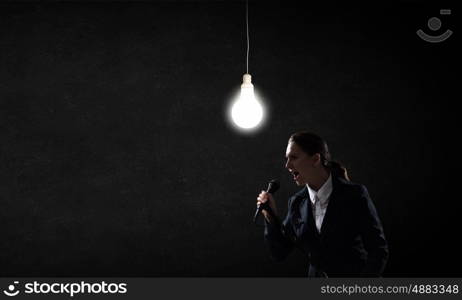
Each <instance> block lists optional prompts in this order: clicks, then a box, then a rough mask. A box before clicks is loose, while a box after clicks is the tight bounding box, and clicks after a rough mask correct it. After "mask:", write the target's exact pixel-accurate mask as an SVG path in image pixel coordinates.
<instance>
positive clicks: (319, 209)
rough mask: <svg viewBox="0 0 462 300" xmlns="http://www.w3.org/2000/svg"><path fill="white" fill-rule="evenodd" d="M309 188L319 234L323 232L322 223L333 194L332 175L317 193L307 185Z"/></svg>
mask: <svg viewBox="0 0 462 300" xmlns="http://www.w3.org/2000/svg"><path fill="white" fill-rule="evenodd" d="M306 187H307V188H308V193H309V195H310V200H311V203H312V204H313V205H312V208H313V216H314V219H315V222H316V228H317V229H318V232H321V225H322V221H323V220H324V216H325V215H326V210H327V205H328V204H329V196H330V194H331V193H332V175H331V174H329V178H327V180H326V182H324V184H323V185H322V186H321V188H320V189H319V190H318V191H317V192H316V191H315V190H313V189H312V188H310V187H309V186H308V184H307V185H306Z"/></svg>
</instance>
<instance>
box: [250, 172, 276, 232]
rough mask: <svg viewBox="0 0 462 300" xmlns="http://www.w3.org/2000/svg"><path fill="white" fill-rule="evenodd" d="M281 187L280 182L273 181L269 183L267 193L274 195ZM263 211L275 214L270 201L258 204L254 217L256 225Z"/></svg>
mask: <svg viewBox="0 0 462 300" xmlns="http://www.w3.org/2000/svg"><path fill="white" fill-rule="evenodd" d="M279 187H280V185H279V181H277V180H275V179H273V180H271V181H270V182H269V183H268V188H267V189H266V192H267V193H270V194H274V193H276V191H277V190H278V189H279ZM263 209H266V210H269V211H270V213H273V211H272V210H271V208H270V206H269V200H268V201H266V202H265V203H263V204H257V210H256V211H255V216H254V217H253V221H254V223H256V222H257V218H258V215H259V214H260V213H261V211H262V210H263Z"/></svg>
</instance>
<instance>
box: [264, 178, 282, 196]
mask: <svg viewBox="0 0 462 300" xmlns="http://www.w3.org/2000/svg"><path fill="white" fill-rule="evenodd" d="M279 187H280V185H279V181H277V180H276V179H273V180H271V181H270V182H269V183H268V190H267V192H268V193H270V194H274V193H275V192H276V191H277V190H278V189H279Z"/></svg>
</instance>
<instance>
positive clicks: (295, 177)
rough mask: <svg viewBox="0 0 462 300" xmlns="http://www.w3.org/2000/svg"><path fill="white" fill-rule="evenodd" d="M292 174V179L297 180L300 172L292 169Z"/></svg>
mask: <svg viewBox="0 0 462 300" xmlns="http://www.w3.org/2000/svg"><path fill="white" fill-rule="evenodd" d="M292 175H293V176H294V180H298V178H299V177H300V173H298V172H297V171H293V172H292Z"/></svg>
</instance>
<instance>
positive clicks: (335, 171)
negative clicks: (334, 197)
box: [327, 161, 350, 181]
mask: <svg viewBox="0 0 462 300" xmlns="http://www.w3.org/2000/svg"><path fill="white" fill-rule="evenodd" d="M327 167H328V168H329V170H330V171H331V172H332V175H333V176H335V177H339V178H342V179H345V180H347V181H350V178H349V177H348V172H347V169H346V168H345V167H344V166H343V165H342V164H340V163H339V162H336V161H329V162H328V163H327Z"/></svg>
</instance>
